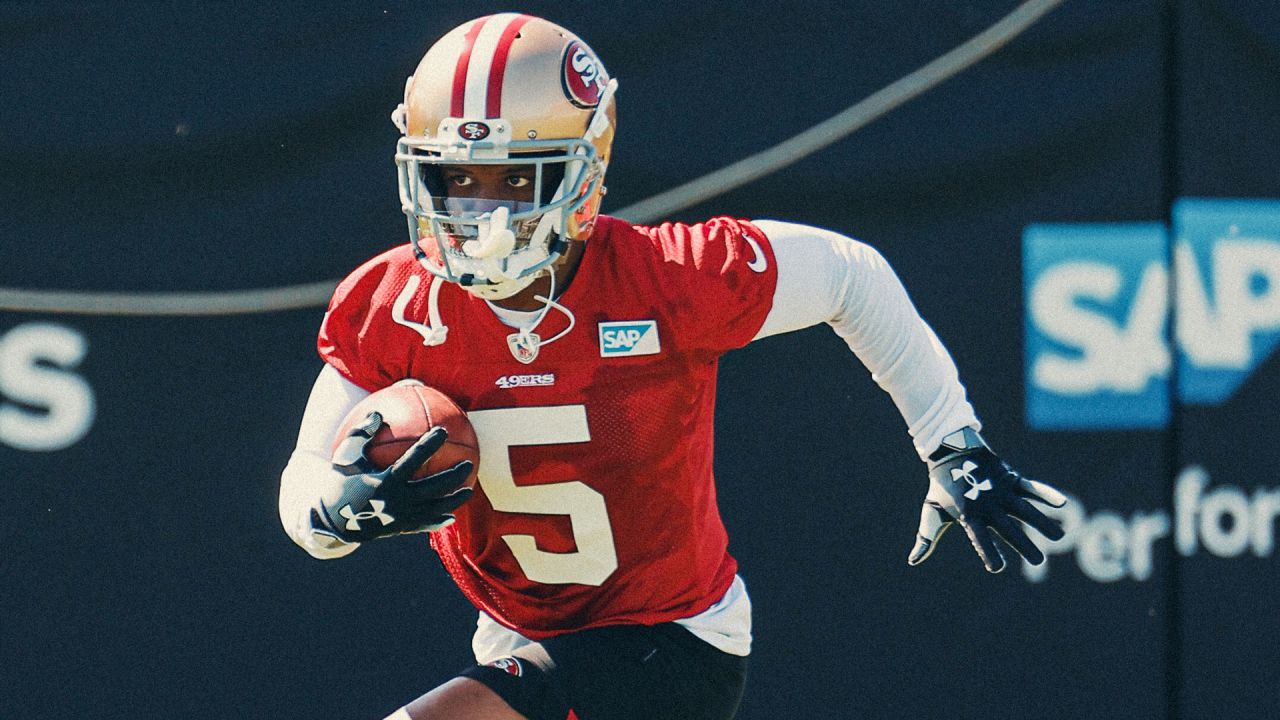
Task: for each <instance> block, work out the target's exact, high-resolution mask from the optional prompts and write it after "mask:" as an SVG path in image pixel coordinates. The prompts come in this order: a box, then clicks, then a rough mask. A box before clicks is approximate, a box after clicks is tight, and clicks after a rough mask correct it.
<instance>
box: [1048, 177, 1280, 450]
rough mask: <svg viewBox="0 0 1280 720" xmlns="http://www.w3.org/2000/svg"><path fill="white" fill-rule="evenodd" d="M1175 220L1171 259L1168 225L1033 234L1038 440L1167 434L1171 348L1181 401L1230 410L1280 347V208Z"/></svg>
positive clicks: (1269, 203)
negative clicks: (1138, 431)
mask: <svg viewBox="0 0 1280 720" xmlns="http://www.w3.org/2000/svg"><path fill="white" fill-rule="evenodd" d="M1173 219H1174V231H1173V252H1172V253H1170V250H1169V242H1170V238H1169V233H1168V232H1167V230H1166V228H1165V227H1164V226H1163V225H1160V224H1155V223H1110V224H1057V225H1031V226H1028V227H1027V228H1026V230H1025V231H1024V233H1023V287H1024V291H1025V297H1026V303H1027V308H1026V316H1025V321H1024V335H1025V340H1026V342H1025V352H1026V356H1025V371H1026V374H1025V378H1026V397H1027V405H1026V419H1027V424H1028V425H1029V426H1030V427H1032V428H1035V429H1037V430H1071V429H1087V428H1093V429H1121V428H1160V427H1165V426H1166V425H1167V424H1168V422H1169V416H1170V405H1171V401H1172V399H1171V397H1170V384H1171V383H1170V380H1171V376H1170V373H1171V370H1172V368H1173V365H1174V363H1173V357H1172V354H1171V349H1170V343H1169V337H1170V335H1171V334H1173V335H1174V336H1175V337H1176V348H1177V352H1178V356H1177V360H1178V362H1177V367H1178V382H1177V383H1176V388H1177V395H1176V399H1177V400H1178V401H1179V402H1182V403H1187V404H1196V405H1219V404H1221V403H1223V402H1226V401H1227V400H1228V399H1230V398H1231V396H1232V395H1233V394H1234V393H1235V392H1236V390H1237V389H1238V388H1239V387H1240V385H1241V384H1242V383H1243V382H1244V380H1245V379H1246V378H1247V377H1248V376H1249V375H1250V374H1251V373H1252V372H1253V371H1254V370H1255V369H1256V368H1257V367H1258V365H1259V364H1261V363H1262V362H1263V361H1264V360H1265V359H1266V358H1267V356H1268V355H1270V353H1271V352H1272V351H1273V350H1274V349H1275V345H1276V344H1277V342H1280V201H1273V200H1221V199H1183V200H1180V201H1179V202H1178V203H1177V204H1176V205H1175V206H1174V209H1173ZM1171 254H1172V257H1173V267H1174V268H1175V271H1176V276H1174V277H1171V276H1170V272H1169V265H1170V255H1171ZM1171 297H1172V298H1173V300H1174V302H1173V308H1172V310H1173V311H1174V313H1175V314H1176V318H1177V320H1176V332H1171V328H1170V327H1169V316H1170V311H1171V308H1170V298H1171Z"/></svg>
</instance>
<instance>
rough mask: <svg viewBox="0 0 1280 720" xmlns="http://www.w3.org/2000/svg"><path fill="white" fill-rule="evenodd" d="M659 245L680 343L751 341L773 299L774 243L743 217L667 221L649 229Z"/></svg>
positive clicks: (729, 345)
mask: <svg viewBox="0 0 1280 720" xmlns="http://www.w3.org/2000/svg"><path fill="white" fill-rule="evenodd" d="M648 232H649V235H650V238H651V239H652V240H653V241H655V242H656V243H657V244H658V245H659V246H660V248H661V252H662V258H663V267H662V273H661V276H660V278H659V288H660V292H661V293H662V294H663V296H664V298H665V300H666V302H667V305H668V308H669V312H670V313H671V316H670V318H669V320H668V321H669V322H670V323H671V324H672V325H673V329H674V331H675V332H676V333H677V335H678V337H679V338H680V343H681V345H682V346H683V347H686V348H693V349H700V350H705V351H710V352H716V353H723V352H725V351H728V350H732V349H734V348H739V347H742V346H743V345H746V344H747V343H749V342H751V339H752V338H753V337H755V335H756V332H757V331H759V330H760V327H761V326H762V325H763V324H764V320H765V317H767V316H768V314H769V309H770V307H771V305H772V302H773V293H774V288H775V286H776V285H777V281H778V274H777V268H776V263H775V262H774V255H773V247H772V246H771V245H770V244H769V239H768V238H767V237H766V236H765V234H764V233H763V232H761V231H760V230H759V228H757V227H755V226H754V225H752V224H751V223H750V222H748V221H746V220H735V219H732V218H726V217H721V218H714V219H712V220H708V221H707V222H705V223H699V224H696V225H685V224H676V223H666V224H663V225H660V226H658V227H654V228H649V229H648Z"/></svg>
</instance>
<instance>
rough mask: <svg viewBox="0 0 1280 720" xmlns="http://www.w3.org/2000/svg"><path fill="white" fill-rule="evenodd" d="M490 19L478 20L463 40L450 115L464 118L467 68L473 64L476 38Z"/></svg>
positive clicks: (454, 74) (456, 69)
mask: <svg viewBox="0 0 1280 720" xmlns="http://www.w3.org/2000/svg"><path fill="white" fill-rule="evenodd" d="M488 20H489V18H487V17H482V18H480V19H479V20H476V21H475V23H473V24H472V25H471V28H470V29H469V30H467V34H466V35H465V36H463V38H462V54H461V55H459V56H458V64H457V65H456V66H455V67H454V68H453V98H452V100H451V102H450V103H449V115H450V116H451V117H462V108H463V99H464V98H465V97H466V94H467V66H469V65H470V64H471V51H472V50H473V49H474V48H475V46H476V38H478V37H480V30H481V28H483V27H484V24H485V22H486V21H488Z"/></svg>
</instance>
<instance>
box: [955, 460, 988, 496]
mask: <svg viewBox="0 0 1280 720" xmlns="http://www.w3.org/2000/svg"><path fill="white" fill-rule="evenodd" d="M977 469H978V465H977V463H975V462H973V461H972V460H965V461H964V464H963V465H961V466H960V467H958V468H951V479H952V480H954V481H956V482H960V480H961V479H962V478H963V479H964V481H965V482H967V483H969V489H968V490H965V491H964V496H965V497H967V498H969V499H970V500H977V499H978V496H979V495H981V494H982V491H983V490H990V489H991V481H990V480H983V481H982V482H978V481H977V480H974V479H973V471H974V470H977Z"/></svg>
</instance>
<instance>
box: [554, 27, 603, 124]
mask: <svg viewBox="0 0 1280 720" xmlns="http://www.w3.org/2000/svg"><path fill="white" fill-rule="evenodd" d="M561 79H562V80H563V81H564V94H565V95H566V96H567V97H568V98H569V102H571V103H573V104H574V105H577V106H578V107H580V108H593V107H595V106H596V105H599V104H600V96H601V95H602V94H603V93H604V88H605V85H606V84H607V78H606V77H605V74H604V67H602V66H601V65H600V61H599V60H597V59H596V56H595V55H594V54H593V53H592V52H591V48H588V47H587V46H586V45H584V44H582V42H581V41H580V40H574V41H573V42H571V43H569V46H568V47H566V48H565V49H564V73H563V75H562V76H561Z"/></svg>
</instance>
